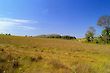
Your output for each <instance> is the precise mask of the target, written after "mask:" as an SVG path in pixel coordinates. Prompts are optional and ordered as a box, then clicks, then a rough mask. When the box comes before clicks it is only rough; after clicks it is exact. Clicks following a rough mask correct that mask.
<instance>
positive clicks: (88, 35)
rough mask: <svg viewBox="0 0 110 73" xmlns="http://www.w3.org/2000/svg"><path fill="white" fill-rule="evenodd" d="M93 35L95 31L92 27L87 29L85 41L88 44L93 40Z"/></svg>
mask: <svg viewBox="0 0 110 73" xmlns="http://www.w3.org/2000/svg"><path fill="white" fill-rule="evenodd" d="M94 35H95V29H94V27H89V29H88V31H87V33H86V34H85V36H86V40H87V41H88V42H93V40H94Z"/></svg>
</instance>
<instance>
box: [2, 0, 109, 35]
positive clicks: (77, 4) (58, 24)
mask: <svg viewBox="0 0 110 73" xmlns="http://www.w3.org/2000/svg"><path fill="white" fill-rule="evenodd" d="M103 15H110V0H0V33H11V34H14V35H21V36H22V35H41V34H61V35H72V36H76V37H84V36H85V33H86V31H87V30H88V28H89V27H90V26H93V27H94V28H95V29H96V35H98V34H100V32H101V30H102V28H101V27H99V26H97V21H98V19H99V17H101V16H103Z"/></svg>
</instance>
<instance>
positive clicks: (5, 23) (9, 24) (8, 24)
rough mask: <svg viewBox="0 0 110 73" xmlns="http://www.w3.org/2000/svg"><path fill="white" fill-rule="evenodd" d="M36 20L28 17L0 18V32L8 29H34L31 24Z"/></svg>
mask: <svg viewBox="0 0 110 73" xmlns="http://www.w3.org/2000/svg"><path fill="white" fill-rule="evenodd" d="M36 23H38V21H34V20H29V19H14V18H0V33H4V32H8V31H10V30H11V31H12V30H13V31H19V30H20V31H21V30H23V31H24V30H27V31H29V30H35V29H36V28H35V27H33V26H31V24H36Z"/></svg>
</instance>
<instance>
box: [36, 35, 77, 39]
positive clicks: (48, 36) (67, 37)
mask: <svg viewBox="0 0 110 73" xmlns="http://www.w3.org/2000/svg"><path fill="white" fill-rule="evenodd" d="M37 37H40V38H60V39H67V40H72V39H76V37H74V36H69V35H64V36H61V35H59V34H50V35H39V36H37Z"/></svg>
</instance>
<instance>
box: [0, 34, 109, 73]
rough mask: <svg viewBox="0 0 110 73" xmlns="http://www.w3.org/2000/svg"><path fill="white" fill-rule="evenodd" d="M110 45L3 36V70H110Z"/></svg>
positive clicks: (52, 72)
mask: <svg viewBox="0 0 110 73" xmlns="http://www.w3.org/2000/svg"><path fill="white" fill-rule="evenodd" d="M109 56H110V45H99V44H90V43H84V42H82V41H77V40H64V39H52V38H35V37H19V36H5V35H3V36H0V73H109V72H110V57H109Z"/></svg>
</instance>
